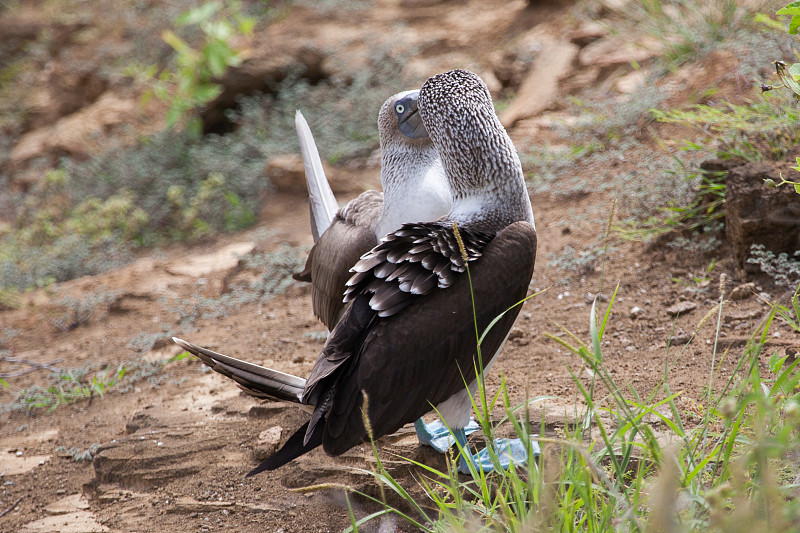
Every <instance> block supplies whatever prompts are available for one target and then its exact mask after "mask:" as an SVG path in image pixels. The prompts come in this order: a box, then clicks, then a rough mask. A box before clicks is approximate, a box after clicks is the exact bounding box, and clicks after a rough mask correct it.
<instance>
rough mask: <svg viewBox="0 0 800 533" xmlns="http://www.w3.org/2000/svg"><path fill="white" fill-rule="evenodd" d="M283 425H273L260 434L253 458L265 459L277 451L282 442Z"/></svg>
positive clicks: (257, 459)
mask: <svg viewBox="0 0 800 533" xmlns="http://www.w3.org/2000/svg"><path fill="white" fill-rule="evenodd" d="M281 433H283V428H282V427H281V426H272V427H271V428H269V429H265V430H264V431H262V432H261V433H259V434H258V444H256V445H255V446H254V447H253V459H255V460H256V461H263V460H264V459H266V458H267V457H269V456H270V455H272V454H273V453H275V452H276V451H278V445H279V444H280V442H281Z"/></svg>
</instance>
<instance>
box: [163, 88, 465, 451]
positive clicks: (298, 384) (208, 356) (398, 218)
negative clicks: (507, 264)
mask: <svg viewBox="0 0 800 533" xmlns="http://www.w3.org/2000/svg"><path fill="white" fill-rule="evenodd" d="M418 97H419V91H418V90H412V91H404V92H401V93H398V94H395V95H393V96H392V97H390V98H389V99H387V100H386V102H384V104H383V106H382V107H381V110H380V112H379V114H378V130H379V134H380V145H381V153H382V164H381V183H382V186H383V191H384V192H383V194H381V193H380V192H377V191H367V192H364V193H362V194H361V195H360V196H359V197H357V198H356V199H354V200H351V201H350V202H349V203H348V204H347V205H346V206H345V207H344V208H342V209H339V207H338V203H337V201H336V198H335V196H334V194H333V191H332V190H331V188H330V185H329V184H328V180H327V178H326V177H325V172H324V169H323V166H322V161H321V159H320V156H319V152H318V150H317V147H316V143H315V142H314V138H313V135H312V133H311V130H310V128H309V127H308V124H307V122H306V120H305V118H304V117H303V115H302V113H300V111H298V112H297V114H296V117H295V125H296V128H297V134H298V138H299V141H300V147H301V152H302V155H303V161H304V164H305V170H306V181H307V185H308V191H309V206H310V215H311V217H310V218H311V230H312V235H313V237H314V247H313V248H312V250H311V252H310V253H309V256H308V259H307V261H306V265H305V268H304V269H303V271H302V272H300V273H297V274H295V275H294V277H295V279H297V280H300V281H307V282H311V284H312V290H311V292H312V304H313V310H314V314H315V316H317V317H318V318H319V319H320V320H321V321H322V322H323V324H325V326H326V327H328V329H333V327H334V326H335V325H336V322H337V321H338V320H339V318H340V317H341V314H342V312H343V311H344V309H345V303H344V301H343V298H342V296H343V293H344V290H345V282H346V281H347V279H348V278H349V277H350V272H349V271H350V267H352V266H353V265H354V264H355V263H356V262H357V261H358V259H359V258H360V257H361V255H363V254H364V253H366V252H368V251H369V250H370V249H372V248H373V247H374V246H376V245H377V244H378V242H379V240H380V238H381V237H383V236H385V235H386V234H388V233H389V232H391V231H393V230H396V229H399V228H400V226H401V225H402V224H403V223H405V222H419V221H430V220H435V219H437V218H439V217H440V216H442V215H444V214H446V213H447V212H448V211H449V210H450V205H451V192H450V189H449V185H448V183H447V180H446V178H445V175H444V168H443V167H442V162H441V159H440V158H439V154H438V152H437V151H436V149H435V148H434V147H433V145H432V143H431V140H430V138H429V136H428V132H427V130H426V129H425V126H424V124H423V122H422V119H421V117H420V115H419V112H418V105H417V100H418ZM176 342H177V341H176ZM178 343H179V344H180V345H181V346H183V347H184V348H186V349H187V350H189V351H190V352H192V353H194V354H196V355H197V356H198V357H200V358H201V360H202V361H203V362H204V363H206V364H207V365H208V366H210V367H211V368H213V369H214V370H216V371H217V372H220V373H222V374H223V375H225V376H227V377H229V378H231V379H234V380H235V381H236V382H237V384H238V385H239V386H240V387H241V388H242V389H243V390H245V392H248V393H249V394H251V395H253V396H256V397H259V398H271V399H278V400H282V401H292V402H299V396H298V395H297V394H296V392H297V390H302V388H303V387H304V385H305V380H303V379H302V378H299V377H296V376H292V375H289V374H285V373H282V372H279V371H275V370H272V369H268V368H265V367H262V366H259V365H255V364H252V363H248V362H246V361H241V360H239V359H235V358H232V357H229V356H225V355H223V354H218V353H216V352H212V351H210V350H206V349H204V348H200V347H198V346H195V345H193V344H190V343H187V342H185V341H179V342H178ZM286 391H293V392H289V393H288V396H287V393H286ZM414 426H415V429H416V432H417V435H418V437H419V440H420V442H421V443H423V444H426V445H428V446H431V447H433V448H434V449H436V450H437V451H439V452H442V453H444V452H446V451H447V450H448V449H449V448H450V446H451V445H452V444H453V442H454V441H453V438H452V436H451V435H450V432H449V431H448V429H447V428H446V427H445V426H444V424H442V423H441V422H440V421H438V420H434V421H433V422H430V423H427V424H426V423H425V422H424V421H423V420H422V418H420V419H419V420H417V421H416V422H415V423H414ZM478 428H479V426H478V425H477V424H476V423H475V422H474V421H470V423H469V424H468V426H467V428H466V432H467V433H471V432H473V431H476V430H477V429H478Z"/></svg>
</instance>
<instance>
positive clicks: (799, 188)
mask: <svg viewBox="0 0 800 533" xmlns="http://www.w3.org/2000/svg"><path fill="white" fill-rule="evenodd" d="M795 159H796V160H797V166H796V167H791V168H792V170H796V171H798V172H800V157H797V158H795ZM780 178H781V181H780V182H779V183H775V181H774V180H772V179H770V178H766V179H765V180H764V184H765V185H766V186H767V187H781V186H783V185H793V186H794V192H796V193H797V194H800V181H789V180H787V179H784V177H783V175H782V174H781V175H780Z"/></svg>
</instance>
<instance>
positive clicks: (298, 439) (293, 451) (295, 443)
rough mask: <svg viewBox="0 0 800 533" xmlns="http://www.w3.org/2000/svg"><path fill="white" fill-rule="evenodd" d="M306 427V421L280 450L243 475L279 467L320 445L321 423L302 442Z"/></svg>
mask: <svg viewBox="0 0 800 533" xmlns="http://www.w3.org/2000/svg"><path fill="white" fill-rule="evenodd" d="M307 429H308V422H306V423H305V424H303V425H302V426H301V427H300V429H298V430H297V431H295V432H294V435H292V436H291V437H289V440H287V441H286V444H284V445H283V447H282V448H281V449H280V450H278V451H277V452H275V453H273V454H272V455H270V456H269V457H267V458H266V459H264V460H263V461H261V464H259V465H258V466H257V467H255V468H254V469H252V470H251V471H250V472H248V473H247V476H245V477H250V476H254V475H256V474H259V473H261V472H263V471H264V470H275V469H276V468H280V467H281V466H283V465H285V464H286V463H288V462H289V461H291V460H292V459H296V458H298V457H300V456H301V455H303V454H304V453H306V452H310V451H311V450H313V449H314V448H316V447H317V446H319V445H321V444H322V431H323V428H322V425H318V426H317V428H316V429H315V431H314V433H312V434H311V438H309V439H308V443H307V444H303V440H304V439H305V436H306V430H307Z"/></svg>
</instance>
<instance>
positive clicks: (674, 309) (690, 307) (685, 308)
mask: <svg viewBox="0 0 800 533" xmlns="http://www.w3.org/2000/svg"><path fill="white" fill-rule="evenodd" d="M695 309H697V304H696V303H694V302H688V301H687V302H678V303H675V304H672V305H671V306H669V307H667V314H668V315H670V316H678V315H685V314H686V313H689V312H691V311H694V310H695Z"/></svg>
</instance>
